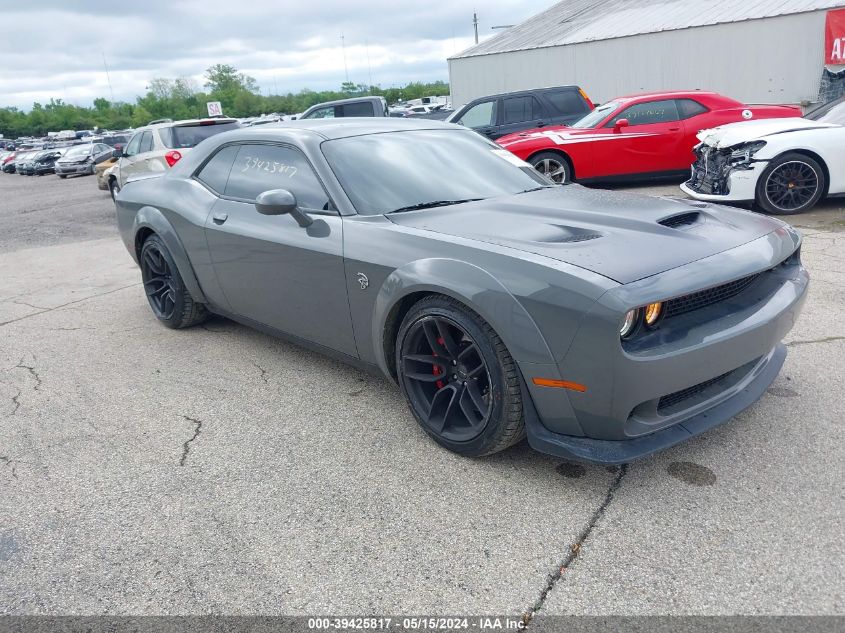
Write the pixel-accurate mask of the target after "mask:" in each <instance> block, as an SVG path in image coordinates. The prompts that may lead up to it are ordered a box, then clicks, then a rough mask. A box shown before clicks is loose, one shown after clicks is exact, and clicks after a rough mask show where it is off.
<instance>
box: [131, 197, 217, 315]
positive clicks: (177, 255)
mask: <svg viewBox="0 0 845 633" xmlns="http://www.w3.org/2000/svg"><path fill="white" fill-rule="evenodd" d="M147 232H152V233H155V234H156V235H158V236H159V237H160V238H161V239H162V241H163V242H164V245H165V246H167V250H169V251H170V255H171V257H173V261H174V262H175V263H176V268H177V269H178V270H179V275H180V276H181V277H182V281H183V282H184V283H185V288H187V290H188V292H189V293H190V294H191V297H192V298H193V299H194V301H197V302H199V303H208V300H207V299H206V297H205V293H203V291H202V288H200V284H199V281H197V276H196V273H194V267H193V265H192V264H191V260H190V258H189V257H188V253H187V251H186V250H185V247H184V245H183V244H182V240H180V239H179V236H178V235H177V234H176V230H175V229H174V228H173V226H172V225H171V224H170V222H169V221H168V219H167V218H166V217H164V214H163V213H162V212H161V211H159V210H158V209H156V208H154V207H141V208H140V209H139V210H138V212H137V213H136V214H135V220H134V222H133V225H132V235H133V236H134V249H133V252H132V256H133V257H134V258H135V261H136V262H139V259H140V254H141V242H140V240H139V237H140V236H142V235H144V234H145V233H147ZM139 263H140V262H139Z"/></svg>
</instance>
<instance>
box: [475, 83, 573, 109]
mask: <svg viewBox="0 0 845 633" xmlns="http://www.w3.org/2000/svg"><path fill="white" fill-rule="evenodd" d="M580 89H581V88H580V87H579V86H575V85H567V86H546V87H545V88H528V89H526V90H514V91H512V92H502V93H499V94H495V95H485V96H483V97H476V98H475V99H473V100H472V101H468V102H467V104H466V105H470V104H471V103H475V102H476V101H486V100H487V99H499V98H501V97H518V96H519V95H527V94H535V93H538V92H548V91H549V90H573V91H575V90H580Z"/></svg>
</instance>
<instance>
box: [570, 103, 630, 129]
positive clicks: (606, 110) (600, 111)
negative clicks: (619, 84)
mask: <svg viewBox="0 0 845 633" xmlns="http://www.w3.org/2000/svg"><path fill="white" fill-rule="evenodd" d="M619 105H620V104H619V102H618V101H608V102H607V103H603V104H602V105H600V106H598V107H597V108H596V109H595V110H593V111H592V112H590V113H588V114H587V115H585V116H583V117H581V118H580V119H578V120H577V121H575V123H573V124H572V125H570V126H569V127H577V128H580V129H586V128H591V127H596V126H597V125H598V124H599V123H601V122H602V121H604V120H605V118H607V117H608V116H609V115H610V113H611V112H613V111H614V110H616V108H618V107H619Z"/></svg>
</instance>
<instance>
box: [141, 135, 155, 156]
mask: <svg viewBox="0 0 845 633" xmlns="http://www.w3.org/2000/svg"><path fill="white" fill-rule="evenodd" d="M139 151H140V152H141V153H142V154H143V153H144V152H151V151H153V133H152V132H150V131H149V130H147V131H146V132H144V134H143V135H142V136H141V149H140V150H139Z"/></svg>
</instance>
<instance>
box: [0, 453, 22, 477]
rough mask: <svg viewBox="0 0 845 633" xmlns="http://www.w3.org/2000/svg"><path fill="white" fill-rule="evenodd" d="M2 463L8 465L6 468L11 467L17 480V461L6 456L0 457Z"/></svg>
mask: <svg viewBox="0 0 845 633" xmlns="http://www.w3.org/2000/svg"><path fill="white" fill-rule="evenodd" d="M0 462H3V463H4V464H6V466H9V467H11V469H12V477H13V478H15V479H17V478H18V473H17V471H16V470H15V460H14V459H12V458H11V457H8V456H6V455H0Z"/></svg>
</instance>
